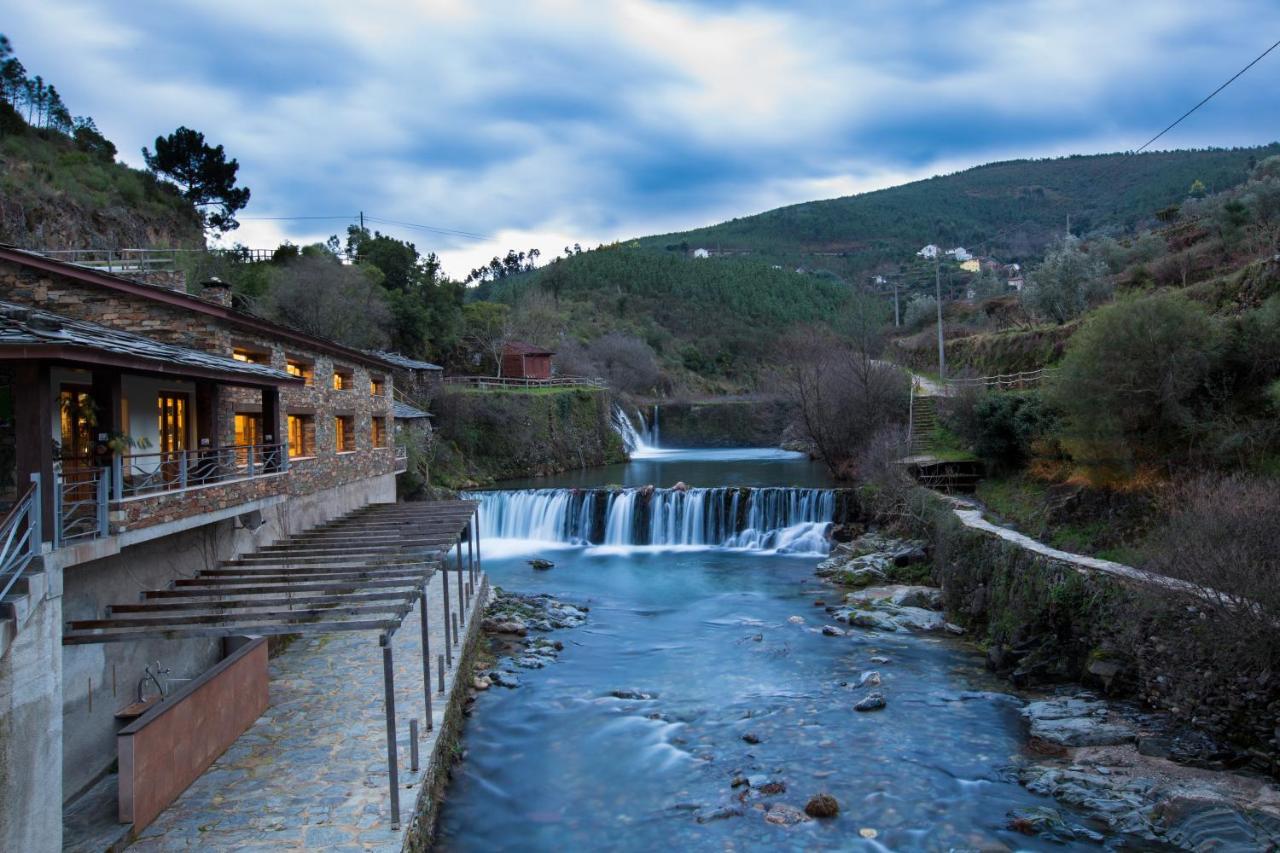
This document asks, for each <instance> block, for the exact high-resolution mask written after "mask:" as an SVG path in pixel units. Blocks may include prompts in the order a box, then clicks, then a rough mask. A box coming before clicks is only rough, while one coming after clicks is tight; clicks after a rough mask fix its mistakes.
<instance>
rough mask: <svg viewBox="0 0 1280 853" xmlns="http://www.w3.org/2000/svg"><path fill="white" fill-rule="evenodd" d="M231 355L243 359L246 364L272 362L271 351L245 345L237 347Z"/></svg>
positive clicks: (239, 359)
mask: <svg viewBox="0 0 1280 853" xmlns="http://www.w3.org/2000/svg"><path fill="white" fill-rule="evenodd" d="M231 357H232V358H234V359H235V360H236V361H243V362H244V363H245V364H270V363H271V353H269V352H262V351H261V350H251V349H247V348H245V347H236V348H235V349H233V350H232V351H231Z"/></svg>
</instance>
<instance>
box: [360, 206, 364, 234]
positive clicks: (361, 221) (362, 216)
mask: <svg viewBox="0 0 1280 853" xmlns="http://www.w3.org/2000/svg"><path fill="white" fill-rule="evenodd" d="M360 233H361V234H363V233H364V211H363V210H362V211H360Z"/></svg>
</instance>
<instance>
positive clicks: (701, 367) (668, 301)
mask: <svg viewBox="0 0 1280 853" xmlns="http://www.w3.org/2000/svg"><path fill="white" fill-rule="evenodd" d="M535 294H540V295H542V296H543V297H545V298H546V299H547V300H550V301H551V303H552V308H553V310H554V311H555V312H556V313H557V314H558V315H559V317H560V318H561V321H562V323H563V330H564V332H565V333H566V335H567V337H568V338H570V339H577V340H582V341H590V340H592V339H595V338H598V337H602V336H604V335H606V334H608V333H609V332H620V333H623V334H627V335H630V336H632V337H635V338H638V339H639V340H641V341H643V342H644V343H646V344H647V345H648V346H649V347H651V348H652V350H653V351H654V352H655V353H656V354H657V357H658V358H659V359H660V360H661V363H662V364H663V366H664V367H665V368H667V369H668V370H670V371H673V372H676V373H678V374H682V375H683V376H684V377H686V378H687V379H689V380H690V381H691V382H696V381H697V380H694V379H693V378H692V377H693V376H696V377H700V378H701V380H703V381H704V382H707V383H715V382H717V381H719V382H720V383H722V385H723V387H732V386H734V385H735V384H736V385H743V384H749V382H750V380H752V379H753V378H754V377H755V376H756V374H757V372H758V371H759V369H760V368H761V366H762V365H764V364H765V363H766V362H768V361H769V360H770V358H771V357H772V356H773V355H774V353H775V351H776V345H777V341H778V339H779V338H780V337H781V335H782V334H783V333H784V332H786V331H787V330H788V329H789V328H791V327H792V326H794V325H796V324H803V323H814V322H820V321H823V320H826V319H829V318H831V317H832V316H834V315H835V314H837V313H838V312H839V310H840V308H841V306H842V305H843V304H844V303H845V302H846V300H847V298H848V291H847V290H846V289H845V288H843V287H841V286H840V285H839V284H838V283H836V282H834V281H831V280H827V279H822V278H813V277H811V276H804V275H798V274H796V273H794V272H790V271H786V270H779V269H774V268H772V267H771V266H770V265H768V264H765V263H759V262H755V261H746V260H742V261H736V260H734V261H717V262H708V261H706V260H694V259H689V258H685V257H680V256H675V255H669V254H659V253H653V252H646V251H642V250H638V249H634V248H623V247H619V246H610V247H605V248H602V249H598V250H596V251H593V252H583V253H581V254H573V255H571V256H570V257H565V258H560V259H557V260H556V261H553V262H552V263H550V264H548V265H547V266H544V267H542V268H541V269H539V270H537V271H536V272H534V273H527V274H523V275H517V276H509V277H506V278H502V279H499V280H497V281H495V282H492V283H490V284H488V285H484V286H482V287H481V288H480V290H479V292H478V293H477V296H480V297H483V298H488V299H491V300H495V301H501V302H504V303H506V304H509V305H512V306H515V307H516V308H517V313H519V310H518V309H519V307H520V305H521V303H522V302H523V301H525V300H526V299H528V298H529V297H530V296H533V295H535Z"/></svg>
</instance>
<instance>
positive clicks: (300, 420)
mask: <svg viewBox="0 0 1280 853" xmlns="http://www.w3.org/2000/svg"><path fill="white" fill-rule="evenodd" d="M315 441H316V429H315V423H314V422H313V421H312V419H311V415H289V458H291V459H292V458H294V457H298V456H314V455H315Z"/></svg>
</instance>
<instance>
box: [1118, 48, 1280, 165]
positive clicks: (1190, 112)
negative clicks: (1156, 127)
mask: <svg viewBox="0 0 1280 853" xmlns="http://www.w3.org/2000/svg"><path fill="white" fill-rule="evenodd" d="M1277 47H1280V41H1277V42H1276V43H1275V44H1273V45H1271V47H1269V48H1267V49H1266V50H1264V51H1263V52H1262V53H1260V54H1258V56H1257V57H1256V58H1255V59H1254V60H1253V62H1250V63H1249V64H1248V65H1246V66H1245V67H1244V68H1241V69H1240V70H1239V71H1237V72H1236V73H1235V75H1234V76H1233V77H1232V78H1231V79H1230V80H1228V81H1227V82H1225V83H1223V84H1222V85H1221V86H1219V87H1218V88H1216V89H1214V90H1213V91H1212V92H1210V93H1209V95H1208V96H1207V97H1206V98H1205V99H1204V100H1203V101H1201V102H1200V103H1198V104H1196V105H1195V106H1194V107H1192V108H1191V109H1189V110H1187V111H1186V112H1185V113H1183V114H1182V115H1181V116H1179V117H1178V120H1177V121H1175V122H1174V123H1173V124H1171V125H1169V126H1168V127H1166V128H1165V129H1164V130H1162V131H1160V132H1159V133H1157V134H1156V135H1155V136H1153V137H1151V138H1150V139H1148V140H1147V141H1146V142H1144V143H1143V145H1142V148H1146V147H1147V146H1148V145H1150V144H1151V143H1153V142H1155V141H1156V140H1157V139H1159V138H1160V137H1162V136H1164V135H1165V134H1166V133H1168V132H1169V131H1171V130H1173V129H1174V128H1175V127H1177V126H1178V125H1179V124H1181V123H1182V120H1183V119H1184V118H1186V117H1187V116H1189V115H1191V114H1192V113H1193V112H1195V111H1196V110H1198V109H1200V108H1201V107H1203V106H1204V105H1205V104H1207V103H1209V101H1210V99H1212V98H1213V96H1214V95H1216V94H1218V93H1219V92H1221V91H1222V90H1223V89H1225V88H1227V87H1228V86H1230V85H1231V84H1232V83H1234V82H1235V81H1236V78H1237V77H1239V76H1240V75H1241V74H1243V73H1244V72H1246V71H1248V70H1249V69H1250V68H1252V67H1253V66H1255V65H1257V64H1258V63H1259V62H1260V61H1261V60H1262V57H1264V56H1266V55H1267V54H1268V53H1270V52H1271V51H1273V50H1275V49H1276V48H1277ZM1142 148H1139V149H1138V150H1137V151H1135V152H1133V153H1135V154H1140V153H1141V152H1142Z"/></svg>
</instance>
